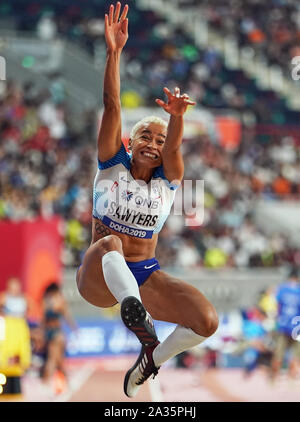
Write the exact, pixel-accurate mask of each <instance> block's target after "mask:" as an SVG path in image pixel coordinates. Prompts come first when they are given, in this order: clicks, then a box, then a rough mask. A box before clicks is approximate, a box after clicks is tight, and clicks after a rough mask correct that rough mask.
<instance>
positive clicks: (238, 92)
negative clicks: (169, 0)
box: [0, 0, 300, 268]
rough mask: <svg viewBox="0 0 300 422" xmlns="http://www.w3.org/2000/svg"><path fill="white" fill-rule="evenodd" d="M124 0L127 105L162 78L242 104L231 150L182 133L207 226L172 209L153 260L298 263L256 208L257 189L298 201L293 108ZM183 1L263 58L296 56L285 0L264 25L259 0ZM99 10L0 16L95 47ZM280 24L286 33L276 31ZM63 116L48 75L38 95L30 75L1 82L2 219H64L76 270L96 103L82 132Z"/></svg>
mask: <svg viewBox="0 0 300 422" xmlns="http://www.w3.org/2000/svg"><path fill="white" fill-rule="evenodd" d="M128 3H129V6H130V27H129V33H130V34H134V36H129V40H128V44H127V45H126V49H125V50H124V60H125V61H124V67H123V74H122V92H121V97H122V105H123V108H124V109H125V110H126V107H130V108H135V107H139V106H141V105H144V106H148V105H149V106H153V105H154V99H155V98H157V97H161V93H162V87H163V86H169V88H170V89H172V87H173V86H174V85H175V84H176V85H179V86H180V88H181V90H182V92H188V93H189V95H190V96H191V98H193V99H194V100H196V101H197V103H198V105H199V106H200V107H203V108H204V109H212V110H217V109H221V110H225V111H226V110H236V111H238V114H239V116H240V122H241V125H242V135H241V142H240V144H239V145H237V146H236V148H235V149H233V150H230V151H227V150H226V149H224V148H223V147H222V146H221V145H219V144H218V143H216V141H215V140H212V139H211V138H210V137H209V136H208V135H207V134H205V133H202V132H201V133H199V134H197V135H194V136H193V137H192V138H189V139H185V140H184V144H183V153H184V158H185V179H192V180H195V179H203V180H204V182H205V196H204V206H205V215H204V223H203V224H202V225H201V226H192V225H186V224H185V219H184V216H183V217H179V216H175V215H171V216H170V217H169V219H168V220H167V223H166V225H165V227H164V228H163V230H162V232H161V234H160V240H159V244H158V249H157V256H158V257H159V260H160V263H161V265H163V266H173V265H174V264H175V263H178V264H179V265H180V266H184V267H189V268H191V267H198V266H204V267H213V268H216V267H224V266H227V267H239V268H241V267H272V266H281V265H286V264H299V262H300V254H299V251H297V248H295V247H294V246H292V245H291V244H290V241H289V238H288V236H286V235H284V234H280V233H274V234H273V235H272V236H271V237H270V236H267V235H266V234H265V233H264V232H263V231H262V230H261V229H259V227H258V226H257V225H256V223H255V221H254V218H253V213H252V211H253V203H254V201H255V200H256V199H257V198H259V197H263V198H265V199H270V200H272V199H277V200H278V199H279V200H282V201H284V200H289V199H299V197H300V141H299V136H298V134H297V131H292V132H290V131H288V129H287V130H286V132H285V130H284V127H285V126H284V125H285V124H294V123H297V124H298V121H299V113H298V112H295V111H291V110H289V109H288V108H287V107H286V105H285V102H284V100H283V99H281V98H279V97H278V96H277V94H275V93H274V92H269V91H268V92H266V91H262V90H261V89H259V88H258V87H257V86H256V85H255V83H254V81H253V80H250V79H249V78H247V77H246V76H245V74H243V72H241V71H237V70H230V69H227V68H226V67H225V65H224V62H223V60H222V57H221V56H220V54H219V53H218V52H217V51H216V50H214V49H213V48H207V49H203V50H200V49H199V48H197V47H195V45H194V44H193V41H192V39H191V38H189V37H188V36H187V35H186V34H185V33H184V31H182V30H181V29H180V28H178V27H176V26H175V25H174V24H169V23H167V22H166V20H165V19H162V18H161V17H158V16H157V15H156V14H155V13H154V12H153V11H150V10H142V11H141V10H139V9H138V5H137V4H136V2H134V1H131V0H130V1H129V2H128ZM188 3H189V4H191V5H195V4H199V5H200V6H202V7H203V8H204V10H206V15H205V16H206V19H207V21H208V22H209V23H210V24H211V25H213V26H214V27H216V28H219V30H220V31H224V33H229V32H230V31H231V32H234V33H235V34H236V35H238V36H239V38H240V40H241V43H244V44H245V43H252V44H253V45H254V44H255V46H254V47H255V48H261V49H262V52H264V54H268V57H269V56H270V55H271V52H273V56H274V57H275V56H276V57H277V56H278V57H285V55H286V54H287V55H291V54H294V50H293V49H294V48H296V46H297V36H298V35H297V34H298V32H297V28H298V26H297V25H298V24H297V22H298V21H299V19H298V18H297V16H299V13H298V9H297V7H296V2H294V1H292V0H291V1H278V0H274V1H272V2H271V3H270V4H268V8H269V7H270V10H269V11H271V13H268V19H269V20H270V25H266V24H265V22H266V21H265V15H266V14H265V8H266V7H267V6H266V5H265V4H264V3H263V2H262V1H259V0H247V1H246V2H245V6H244V2H240V1H234V0H232V1H230V6H231V7H229V6H228V4H226V7H225V6H224V4H223V3H222V2H218V1H215V2H213V3H212V2H209V3H208V2H205V1H201V2H200V1H198V0H197V1H196V0H194V1H193V0H192V1H191V2H185V4H186V5H188ZM182 7H183V6H182ZM106 8H107V2H104V1H102V0H91V1H89V2H82V1H81V0H74V1H73V2H72V4H70V2H68V1H58V0H57V1H51V2H47V3H36V2H33V1H30V0H28V1H25V2H24V1H22V2H20V1H19V0H11V1H9V2H8V1H4V2H2V3H1V6H0V20H1V22H3V23H4V28H5V25H6V26H8V27H9V26H10V27H11V28H16V29H18V30H22V31H36V34H37V36H39V37H41V38H46V39H53V38H55V37H56V35H57V34H59V35H62V36H65V37H68V38H69V39H71V40H72V41H74V42H78V43H80V44H81V45H82V46H83V47H84V48H86V49H87V50H88V51H90V53H91V54H96V50H97V46H98V45H99V44H102V45H103V29H104V26H103V16H104V13H105V12H106ZM287 17H288V18H287ZM253 28H256V29H258V30H260V31H261V32H263V33H264V36H263V37H262V36H261V38H263V41H261V42H258V41H257V40H258V38H259V37H256V38H255V36H254V35H253V36H251V29H252V30H253ZM226 31H227V32H226ZM254 32H255V31H254ZM287 32H289V33H290V37H288V36H286V38H284V36H283V35H282V34H283V33H287ZM280 34H281V35H280ZM278 37H279V38H280V37H281V38H280V39H282V42H279V41H278ZM284 39H285V41H284ZM288 39H290V42H289V44H287V43H288ZM254 40H256V41H255V42H254ZM287 46H289V48H286V47H287ZM254 47H253V48H254ZM292 51H293V53H292ZM279 53H280V54H279ZM281 54H282V56H281ZM270 57H271V56H270ZM284 63H285V62H284V60H283V62H282V63H281V64H280V63H279V64H280V65H284ZM99 83H101V82H100V81H99ZM133 86H139V89H134V88H132V87H133ZM69 117H70V116H69V110H67V109H66V106H65V103H64V95H63V92H62V91H61V90H60V89H58V85H57V83H56V81H55V80H52V82H51V83H50V86H49V91H47V92H39V91H37V90H36V88H35V86H34V83H32V82H28V83H27V84H25V85H24V86H20V85H18V84H17V83H15V82H13V81H10V82H7V83H6V84H5V86H4V84H3V85H1V90H0V135H1V136H0V219H8V220H12V221H16V220H20V219H24V218H25V219H31V218H34V217H35V216H37V215H41V216H43V217H45V218H47V217H50V216H51V215H53V214H58V215H61V216H62V218H63V221H64V222H65V225H64V236H65V248H64V253H63V256H62V260H63V264H64V265H67V266H76V265H78V264H79V263H80V261H81V257H82V254H83V253H84V251H85V249H86V248H87V246H88V245H89V242H90V236H91V233H90V224H91V204H92V197H91V195H92V182H93V178H94V175H95V171H96V167H97V163H96V161H95V148H96V138H97V127H98V122H97V111H96V110H91V111H90V112H88V113H87V114H86V116H84V119H85V123H84V125H83V129H82V130H81V132H78V131H74V129H73V128H72V125H71V122H70V119H69ZM261 124H273V125H274V126H273V133H271V134H268V133H264V132H262V131H259V129H258V128H259V127H260V126H259V125H261ZM279 129H280V130H279Z"/></svg>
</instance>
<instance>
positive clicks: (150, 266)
mask: <svg viewBox="0 0 300 422" xmlns="http://www.w3.org/2000/svg"><path fill="white" fill-rule="evenodd" d="M155 265H156V264H153V265H149V267H147V265H145V266H144V268H145V270H149V268H152V267H155Z"/></svg>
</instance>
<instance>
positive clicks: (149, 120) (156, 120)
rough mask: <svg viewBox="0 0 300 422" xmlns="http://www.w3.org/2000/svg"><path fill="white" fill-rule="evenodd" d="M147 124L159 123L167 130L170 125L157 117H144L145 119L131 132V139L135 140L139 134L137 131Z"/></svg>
mask: <svg viewBox="0 0 300 422" xmlns="http://www.w3.org/2000/svg"><path fill="white" fill-rule="evenodd" d="M147 123H157V124H159V125H162V126H163V127H165V128H167V127H168V123H167V122H166V121H165V120H164V119H161V118H160V117H157V116H147V117H144V118H143V119H141V120H139V121H138V122H137V123H136V124H135V125H134V126H133V128H132V129H131V132H130V139H133V138H134V137H135V135H136V133H137V131H138V130H139V129H140V128H141V127H143V126H145V125H146V124H147Z"/></svg>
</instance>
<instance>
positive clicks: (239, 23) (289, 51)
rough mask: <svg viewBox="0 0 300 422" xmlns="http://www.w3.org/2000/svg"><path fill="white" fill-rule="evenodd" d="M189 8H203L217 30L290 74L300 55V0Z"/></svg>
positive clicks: (203, 0)
mask: <svg viewBox="0 0 300 422" xmlns="http://www.w3.org/2000/svg"><path fill="white" fill-rule="evenodd" d="M189 5H193V6H195V5H200V6H201V7H202V11H203V12H204V17H205V19H206V20H207V22H208V24H209V25H211V26H212V27H213V28H214V29H217V30H219V31H220V32H221V33H222V34H223V35H224V36H226V35H233V36H235V37H236V39H237V41H238V43H239V45H240V46H242V47H250V48H252V49H253V50H254V51H255V53H256V54H260V55H261V56H262V57H264V58H265V59H266V60H267V61H268V63H269V64H272V65H274V64H275V65H278V66H280V67H281V68H282V70H283V71H285V72H286V74H290V70H291V60H292V58H293V57H294V56H299V55H300V8H299V2H298V1H297V0H271V1H269V2H265V1H263V0H229V1H227V2H226V3H224V2H223V1H219V0H213V1H207V0H191V1H189Z"/></svg>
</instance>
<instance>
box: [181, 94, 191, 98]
mask: <svg viewBox="0 0 300 422" xmlns="http://www.w3.org/2000/svg"><path fill="white" fill-rule="evenodd" d="M181 97H182V98H190V96H189V95H188V94H182V95H181Z"/></svg>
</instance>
